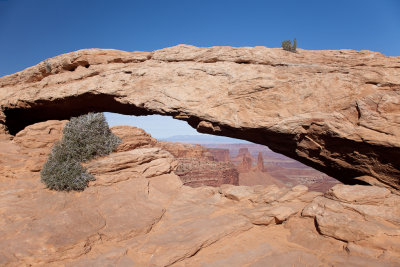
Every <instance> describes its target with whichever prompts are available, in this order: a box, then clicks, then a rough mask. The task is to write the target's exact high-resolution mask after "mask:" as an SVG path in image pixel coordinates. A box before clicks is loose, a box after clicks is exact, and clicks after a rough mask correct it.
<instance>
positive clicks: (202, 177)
mask: <svg viewBox="0 0 400 267" xmlns="http://www.w3.org/2000/svg"><path fill="white" fill-rule="evenodd" d="M178 161H179V163H178V166H177V169H176V170H175V173H176V174H177V175H178V176H179V177H180V178H181V180H182V182H183V184H184V185H188V186H192V187H198V186H203V185H207V186H220V185H223V184H231V185H239V173H238V171H237V169H236V168H235V166H234V165H233V164H232V163H229V162H218V161H210V160H204V159H199V158H178Z"/></svg>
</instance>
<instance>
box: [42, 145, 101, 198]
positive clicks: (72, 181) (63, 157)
mask: <svg viewBox="0 0 400 267" xmlns="http://www.w3.org/2000/svg"><path fill="white" fill-rule="evenodd" d="M66 151H68V147H65V145H64V144H63V143H61V142H58V143H56V144H55V145H54V146H53V149H52V151H51V153H50V155H49V158H48V160H47V162H46V163H45V164H44V165H43V168H42V170H41V172H40V175H41V180H42V182H43V183H44V184H46V186H47V187H48V188H49V189H53V190H58V191H71V190H76V191H82V190H84V189H85V187H86V186H87V185H88V183H89V181H93V180H94V177H93V176H92V175H91V174H90V173H88V172H87V171H86V169H85V168H83V167H82V165H81V164H80V162H79V161H77V160H76V159H73V158H71V157H70V155H69V154H68V153H66Z"/></svg>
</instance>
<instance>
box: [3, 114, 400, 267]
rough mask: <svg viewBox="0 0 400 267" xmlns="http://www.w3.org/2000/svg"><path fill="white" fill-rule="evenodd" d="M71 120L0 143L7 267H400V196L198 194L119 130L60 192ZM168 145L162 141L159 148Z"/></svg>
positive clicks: (301, 190)
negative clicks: (109, 147) (62, 147)
mask: <svg viewBox="0 0 400 267" xmlns="http://www.w3.org/2000/svg"><path fill="white" fill-rule="evenodd" d="M64 125H65V121H47V122H43V123H37V124H35V125H32V126H29V127H27V128H26V129H25V130H23V131H21V132H19V133H18V134H17V135H16V137H15V138H14V140H12V141H11V140H7V139H2V138H0V147H1V148H2V149H0V196H1V197H0V237H1V238H0V265H1V266H3V265H4V266H74V267H76V266H82V267H83V266H84V267H86V266H153V267H158V266H198V267H200V266H229V267H231V266H232V267H241V266H360V267H361V266H362V267H364V266H372V267H380V266H385V267H386V266H389V267H392V266H393V267H395V266H399V264H400V196H398V195H396V194H393V193H391V192H390V190H388V189H386V188H382V187H375V186H362V185H353V186H350V185H336V186H334V187H333V188H332V189H330V190H329V191H328V192H327V193H326V194H325V195H322V193H318V192H312V191H309V190H308V188H307V187H306V186H304V185H298V186H295V187H293V188H286V187H278V186H276V185H270V186H233V185H228V184H225V185H222V186H220V187H198V188H191V187H187V186H184V185H182V182H181V181H180V179H179V177H178V176H176V175H175V174H174V172H173V170H174V169H175V166H176V162H175V161H176V159H175V158H174V157H173V156H172V154H170V153H169V152H167V151H165V150H163V149H162V148H161V147H158V146H159V145H160V143H158V142H155V139H154V138H152V137H151V136H150V135H149V134H147V133H145V132H144V131H142V130H140V129H137V128H134V127H126V126H124V127H115V128H113V129H112V130H113V132H114V133H115V134H117V135H119V136H120V137H121V138H122V142H123V143H122V144H121V145H120V146H119V147H118V149H117V151H115V152H114V153H112V154H110V155H108V156H105V157H101V158H97V159H94V160H92V161H89V162H86V163H85V166H86V167H87V168H88V171H89V172H90V173H92V174H93V175H94V176H95V177H96V180H95V181H92V182H90V184H89V187H88V188H86V189H85V191H83V192H69V193H66V192H56V191H51V190H48V189H46V188H44V185H43V184H42V183H41V182H40V174H39V171H40V167H41V166H42V165H43V162H44V161H45V160H46V158H47V156H48V154H49V152H50V148H51V146H52V145H53V143H54V142H55V141H56V140H58V139H60V137H61V130H62V128H63V127H64ZM162 147H165V143H164V144H162Z"/></svg>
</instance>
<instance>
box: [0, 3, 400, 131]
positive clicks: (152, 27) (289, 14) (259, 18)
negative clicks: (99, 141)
mask: <svg viewBox="0 0 400 267" xmlns="http://www.w3.org/2000/svg"><path fill="white" fill-rule="evenodd" d="M0 36H1V37H0V38H1V41H0V77H1V76H4V75H7V74H12V73H14V72H17V71H20V70H23V69H24V68H27V67H30V66H32V65H35V64H37V63H39V62H40V61H42V60H44V59H46V58H49V57H53V56H56V55H59V54H62V53H67V52H71V51H75V50H78V49H82V48H114V49H120V50H125V51H134V50H141V51H152V50H156V49H160V48H164V47H169V46H173V45H177V44H181V43H184V44H191V45H196V46H214V45H229V46H260V45H263V46H267V47H280V43H281V41H282V40H286V39H293V38H294V37H296V38H297V41H298V46H299V47H300V48H303V49H307V50H323V49H342V48H349V49H355V50H363V49H367V50H373V51H378V52H381V53H383V54H385V55H388V56H400V1H398V0H375V1H370V0H363V1H360V0H350V1H349V0H347V1H344V0H335V1H322V0H312V1H307V0H303V1H290V0H285V1H277V0H274V1H266V0H264V1H253V0H247V1H243V0H241V1H237V0H229V1H225V0H213V1H209V0H201V1H191V0H169V1H166V0H159V1H152V0H146V1H135V0H132V1H118V0H114V1H111V0H109V1H102V0H95V1H92V0H0ZM107 116H108V117H109V118H111V119H112V120H114V121H112V124H113V123H114V122H115V121H117V120H118V118H117V116H110V115H107ZM120 120H123V119H122V118H121V119H120ZM124 120H126V119H124ZM141 120H143V118H142V119H141ZM147 120H148V118H147ZM163 122H164V123H165V125H166V126H165V127H167V126H168V125H171V124H172V126H171V127H170V129H175V130H176V129H178V130H180V131H181V132H184V133H183V134H186V133H187V132H190V131H191V130H190V129H189V130H188V129H186V128H185V126H186V124H183V125H185V126H182V125H181V124H180V123H179V122H178V124H175V122H170V120H169V119H167V118H158V119H156V120H155V122H153V125H154V126H156V127H158V128H159V127H160V123H163ZM132 123H134V121H133V122H132ZM147 124H148V123H147ZM150 124H151V123H150ZM166 130H167V129H166V128H164V131H163V132H164V133H166ZM157 131H158V132H157ZM155 133H156V134H154V133H152V134H153V135H155V136H157V135H158V134H159V133H162V132H160V131H159V130H156V131H155ZM191 133H195V132H191Z"/></svg>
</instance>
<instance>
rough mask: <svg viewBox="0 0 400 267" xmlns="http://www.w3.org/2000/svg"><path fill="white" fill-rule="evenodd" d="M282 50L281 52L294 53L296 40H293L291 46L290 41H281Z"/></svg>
mask: <svg viewBox="0 0 400 267" xmlns="http://www.w3.org/2000/svg"><path fill="white" fill-rule="evenodd" d="M282 48H283V50H286V51H289V52H293V53H296V49H297V40H296V38H294V40H293V44H292V41H290V40H285V41H283V42H282Z"/></svg>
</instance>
